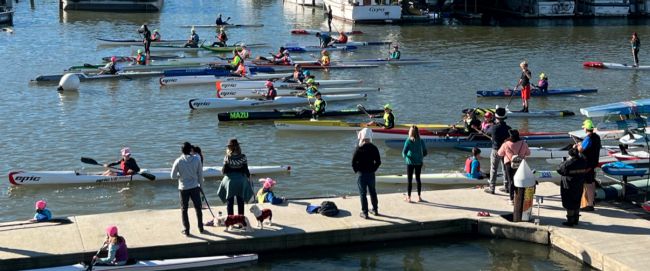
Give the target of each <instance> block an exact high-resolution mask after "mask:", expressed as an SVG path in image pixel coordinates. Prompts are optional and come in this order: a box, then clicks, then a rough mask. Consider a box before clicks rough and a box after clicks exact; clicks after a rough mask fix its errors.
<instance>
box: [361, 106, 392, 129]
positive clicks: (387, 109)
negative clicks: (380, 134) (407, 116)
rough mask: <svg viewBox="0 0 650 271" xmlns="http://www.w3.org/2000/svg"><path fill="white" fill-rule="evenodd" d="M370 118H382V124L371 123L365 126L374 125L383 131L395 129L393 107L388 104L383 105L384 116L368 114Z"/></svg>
mask: <svg viewBox="0 0 650 271" xmlns="http://www.w3.org/2000/svg"><path fill="white" fill-rule="evenodd" d="M368 117H370V118H383V119H384V122H376V121H371V122H369V123H368V124H367V125H369V126H370V125H375V126H379V127H382V128H383V129H393V127H395V115H393V107H392V106H391V105H390V104H385V105H384V114H375V115H372V114H368Z"/></svg>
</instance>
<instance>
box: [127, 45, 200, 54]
mask: <svg viewBox="0 0 650 271" xmlns="http://www.w3.org/2000/svg"><path fill="white" fill-rule="evenodd" d="M142 48H143V47H142V46H133V45H132V46H131V52H137V51H138V49H140V50H142ZM201 50H203V49H201V47H197V48H192V47H183V45H168V46H163V45H161V46H153V44H152V45H151V47H149V52H151V53H160V52H167V53H169V52H185V53H191V52H198V51H201Z"/></svg>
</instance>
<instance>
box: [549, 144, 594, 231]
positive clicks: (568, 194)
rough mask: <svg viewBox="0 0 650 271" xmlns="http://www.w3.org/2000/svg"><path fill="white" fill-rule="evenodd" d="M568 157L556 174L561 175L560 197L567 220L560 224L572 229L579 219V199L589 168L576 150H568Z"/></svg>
mask: <svg viewBox="0 0 650 271" xmlns="http://www.w3.org/2000/svg"><path fill="white" fill-rule="evenodd" d="M569 156H570V158H569V160H566V161H564V162H562V164H560V166H559V167H558V169H557V173H559V174H560V175H562V183H561V186H560V195H561V196H562V207H564V209H566V219H567V221H566V222H562V224H563V225H565V226H570V227H572V226H574V225H577V224H578V220H579V217H580V198H581V197H582V189H583V185H584V181H585V176H586V173H587V172H588V171H589V167H588V166H587V161H586V160H585V159H583V158H582V157H581V156H580V152H578V149H576V148H572V149H570V150H569Z"/></svg>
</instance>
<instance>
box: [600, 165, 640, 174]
mask: <svg viewBox="0 0 650 271" xmlns="http://www.w3.org/2000/svg"><path fill="white" fill-rule="evenodd" d="M600 168H601V169H602V170H603V172H605V173H607V174H609V175H615V176H644V175H646V174H648V168H636V167H634V166H632V165H629V164H626V163H623V162H613V163H607V164H604V165H603V166H601V167H600Z"/></svg>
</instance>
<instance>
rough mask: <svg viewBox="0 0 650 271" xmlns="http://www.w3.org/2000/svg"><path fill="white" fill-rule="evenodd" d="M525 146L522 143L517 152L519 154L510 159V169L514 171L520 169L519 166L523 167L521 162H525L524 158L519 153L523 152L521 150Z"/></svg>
mask: <svg viewBox="0 0 650 271" xmlns="http://www.w3.org/2000/svg"><path fill="white" fill-rule="evenodd" d="M523 146H524V143H521V145H520V146H519V150H518V151H517V154H515V155H513V156H512V158H511V159H510V167H511V168H513V169H518V168H519V165H521V161H524V157H523V156H519V152H520V151H521V148H522V147H523Z"/></svg>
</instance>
